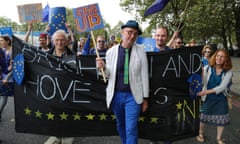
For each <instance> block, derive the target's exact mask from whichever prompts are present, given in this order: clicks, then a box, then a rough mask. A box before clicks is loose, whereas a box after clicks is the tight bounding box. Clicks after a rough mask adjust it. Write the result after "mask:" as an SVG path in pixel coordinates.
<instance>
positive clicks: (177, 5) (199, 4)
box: [121, 0, 240, 47]
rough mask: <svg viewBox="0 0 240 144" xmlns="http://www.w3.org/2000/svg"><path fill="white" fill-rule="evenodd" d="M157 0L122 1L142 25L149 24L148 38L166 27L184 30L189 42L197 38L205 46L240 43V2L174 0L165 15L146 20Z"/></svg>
mask: <svg viewBox="0 0 240 144" xmlns="http://www.w3.org/2000/svg"><path fill="white" fill-rule="evenodd" d="M154 1H155V0H149V1H147V0H134V1H131V0H122V1H121V7H122V8H123V9H124V10H125V11H127V12H129V13H135V14H136V19H137V20H138V21H139V22H148V24H149V27H148V28H147V29H146V30H145V32H144V35H145V36H150V33H149V32H150V31H151V30H154V29H155V28H156V27H157V26H159V25H164V26H167V27H168V28H169V29H170V30H171V31H172V32H173V31H175V30H177V29H178V28H179V27H183V29H181V33H182V35H183V36H184V40H185V41H188V40H190V39H191V38H194V39H196V40H197V41H198V42H202V43H205V42H208V41H210V42H215V43H218V42H221V43H223V45H224V47H227V44H228V43H230V44H231V43H232V42H234V43H236V42H237V43H238V44H240V39H239V38H240V32H239V29H240V24H239V18H240V14H239V13H240V12H239V11H240V10H239V5H240V1H239V0H170V1H169V3H168V4H167V6H166V7H165V8H164V9H163V10H162V11H161V12H157V13H155V14H152V15H150V16H147V17H144V12H145V11H146V10H147V8H148V7H150V6H151V5H152V3H153V2H154ZM237 31H238V33H236V32H237ZM237 38H238V39H237ZM230 47H231V46H230Z"/></svg>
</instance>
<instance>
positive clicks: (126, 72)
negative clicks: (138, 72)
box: [123, 48, 129, 84]
mask: <svg viewBox="0 0 240 144" xmlns="http://www.w3.org/2000/svg"><path fill="white" fill-rule="evenodd" d="M128 52H129V49H127V48H125V63H124V82H123V83H124V84H128V61H129V53H128Z"/></svg>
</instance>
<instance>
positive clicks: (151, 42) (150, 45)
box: [136, 36, 156, 52]
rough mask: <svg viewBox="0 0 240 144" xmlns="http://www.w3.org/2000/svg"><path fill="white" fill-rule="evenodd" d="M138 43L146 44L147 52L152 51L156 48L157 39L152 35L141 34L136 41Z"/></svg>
mask: <svg viewBox="0 0 240 144" xmlns="http://www.w3.org/2000/svg"><path fill="white" fill-rule="evenodd" d="M136 43H137V44H142V45H143V46H144V50H145V51H146V52H152V51H153V50H154V47H155V45H156V41H155V39H153V38H150V37H147V38H145V37H141V36H139V37H138V38H137V41H136Z"/></svg>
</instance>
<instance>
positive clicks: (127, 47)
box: [96, 20, 149, 144]
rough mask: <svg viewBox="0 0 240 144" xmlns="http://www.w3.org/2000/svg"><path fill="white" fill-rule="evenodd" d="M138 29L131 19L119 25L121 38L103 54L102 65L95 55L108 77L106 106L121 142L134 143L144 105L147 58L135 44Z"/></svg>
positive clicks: (145, 100)
mask: <svg viewBox="0 0 240 144" xmlns="http://www.w3.org/2000/svg"><path fill="white" fill-rule="evenodd" d="M141 34H142V31H141V29H140V28H139V25H138V23H137V22H136V21H134V20H129V21H128V22H127V23H126V24H124V25H122V26H121V35H122V40H121V42H120V44H118V45H115V46H113V47H112V48H110V49H109V50H108V51H107V53H106V64H105V63H104V61H103V60H102V59H101V58H99V57H97V58H96V61H97V68H98V69H104V70H105V73H106V77H108V86H107V90H106V91H107V96H106V101H107V107H108V108H111V110H112V111H113V113H114V114H115V116H116V120H117V130H118V133H119V135H120V137H121V141H122V143H123V144H137V143H138V119H139V115H140V112H141V109H142V112H145V111H146V110H147V108H148V102H147V98H148V97H149V76H148V61H147V56H146V53H145V51H144V47H143V46H142V45H138V44H136V42H135V41H136V39H137V37H138V35H141Z"/></svg>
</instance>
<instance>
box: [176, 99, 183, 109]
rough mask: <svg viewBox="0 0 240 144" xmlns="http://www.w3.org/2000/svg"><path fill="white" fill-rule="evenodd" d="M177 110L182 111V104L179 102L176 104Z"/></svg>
mask: <svg viewBox="0 0 240 144" xmlns="http://www.w3.org/2000/svg"><path fill="white" fill-rule="evenodd" d="M176 107H177V109H182V104H181V103H180V101H179V102H178V104H176Z"/></svg>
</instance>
